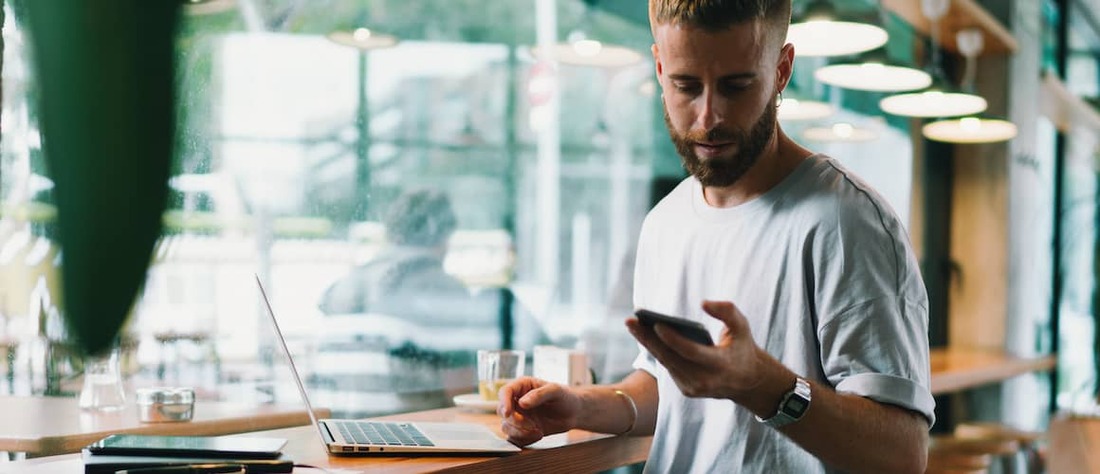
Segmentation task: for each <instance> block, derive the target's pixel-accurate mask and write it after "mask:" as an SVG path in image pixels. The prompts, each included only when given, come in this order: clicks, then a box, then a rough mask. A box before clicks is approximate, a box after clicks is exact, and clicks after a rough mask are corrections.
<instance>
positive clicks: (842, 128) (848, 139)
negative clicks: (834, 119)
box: [802, 122, 878, 143]
mask: <svg viewBox="0 0 1100 474" xmlns="http://www.w3.org/2000/svg"><path fill="white" fill-rule="evenodd" d="M802 136H803V137H805V138H806V139H807V140H814V141H819V142H844V143H855V142H867V141H871V140H874V139H876V138H878V135H876V134H875V132H872V131H870V130H867V129H865V128H859V127H855V126H853V125H852V124H850V123H843V122H842V123H834V124H833V125H832V126H830V127H810V128H807V129H806V130H805V131H803V132H802Z"/></svg>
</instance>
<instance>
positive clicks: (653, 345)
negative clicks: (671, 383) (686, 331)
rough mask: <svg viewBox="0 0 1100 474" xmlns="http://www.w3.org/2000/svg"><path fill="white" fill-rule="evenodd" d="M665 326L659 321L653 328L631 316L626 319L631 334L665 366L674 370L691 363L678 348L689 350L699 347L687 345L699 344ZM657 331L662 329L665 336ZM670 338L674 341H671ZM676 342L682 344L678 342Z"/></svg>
mask: <svg viewBox="0 0 1100 474" xmlns="http://www.w3.org/2000/svg"><path fill="white" fill-rule="evenodd" d="M663 326H664V325H663V324H660V323H658V324H656V325H654V327H653V328H649V327H646V326H643V325H642V323H641V322H640V321H638V320H637V319H633V318H631V319H627V320H626V327H627V329H629V330H630V334H631V335H633V336H634V339H636V340H637V341H638V343H640V344H641V345H642V346H643V347H645V348H646V350H647V351H649V353H650V354H653V357H656V358H657V360H658V361H660V362H661V364H662V365H664V366H665V368H667V369H669V370H670V371H673V370H675V369H676V368H678V367H686V366H688V365H689V364H691V362H689V361H687V359H686V358H685V357H684V356H683V355H682V353H681V352H679V350H678V349H677V348H679V349H684V350H687V351H692V350H698V349H699V348H697V347H686V349H685V346H689V345H692V344H694V345H696V346H698V344H695V343H694V342H692V341H690V340H688V339H687V338H685V337H683V336H681V335H679V334H676V330H675V329H671V328H667V327H663ZM656 331H660V332H661V333H662V334H664V336H662V335H661V334H658V333H657V332H656ZM665 336H667V337H668V339H665ZM675 338H679V341H676V340H675ZM669 340H672V341H674V342H673V343H669V342H668V341H669ZM676 342H679V343H680V344H676ZM674 344H676V346H677V347H673V345H674Z"/></svg>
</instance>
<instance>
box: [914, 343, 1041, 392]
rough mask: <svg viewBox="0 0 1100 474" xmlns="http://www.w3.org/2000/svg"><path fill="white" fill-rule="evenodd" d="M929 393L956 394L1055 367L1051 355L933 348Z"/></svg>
mask: <svg viewBox="0 0 1100 474" xmlns="http://www.w3.org/2000/svg"><path fill="white" fill-rule="evenodd" d="M931 362H932V394H933V395H941V394H944V393H951V392H957V391H959V390H965V389H968V388H974V387H980V386H982V385H986V384H990V383H994V382H1000V381H1003V380H1007V379H1010V378H1012V377H1015V376H1017V375H1022V374H1026V373H1029V372H1042V371H1048V370H1051V369H1053V368H1054V366H1055V363H1056V362H1057V359H1056V357H1055V356H1053V355H1048V356H1042V357H1036V358H1020V357H1014V356H1010V355H1008V354H1005V353H1003V352H995V351H980V350H971V349H933V350H932V352H931Z"/></svg>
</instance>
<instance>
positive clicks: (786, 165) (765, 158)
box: [703, 127, 813, 207]
mask: <svg viewBox="0 0 1100 474" xmlns="http://www.w3.org/2000/svg"><path fill="white" fill-rule="evenodd" d="M811 155H813V152H811V151H810V150H807V149H806V148H803V147H802V146H801V145H799V144H797V143H795V142H794V141H792V140H791V139H790V138H788V137H787V135H786V134H784V133H783V130H782V129H780V128H778V127H776V131H775V140H773V141H772V143H771V144H769V145H768V147H767V148H765V149H764V152H763V153H762V154H761V155H760V158H759V159H757V160H756V163H755V164H754V165H753V166H752V168H749V170H748V171H747V172H745V175H744V176H742V177H741V178H740V179H738V180H737V182H735V183H733V184H732V185H730V186H725V187H717V186H704V187H703V199H705V200H706V202H707V204H708V205H709V206H711V207H734V206H739V205H741V204H744V203H746V202H749V201H751V200H753V199H755V198H757V197H759V196H760V195H762V194H764V193H766V192H768V191H769V190H770V189H772V188H773V187H775V186H776V185H777V184H779V183H780V182H782V181H783V179H784V178H786V177H787V176H788V175H790V174H791V173H792V172H793V171H794V169H795V168H797V167H798V165H799V164H800V163H802V160H804V159H806V158H807V157H809V156H811Z"/></svg>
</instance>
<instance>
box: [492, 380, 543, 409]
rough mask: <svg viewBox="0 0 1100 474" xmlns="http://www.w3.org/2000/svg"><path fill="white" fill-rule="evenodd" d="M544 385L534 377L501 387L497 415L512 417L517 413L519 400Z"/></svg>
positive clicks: (498, 395)
mask: <svg viewBox="0 0 1100 474" xmlns="http://www.w3.org/2000/svg"><path fill="white" fill-rule="evenodd" d="M544 383H545V382H543V381H541V380H539V379H536V378H534V377H520V378H518V379H516V380H514V381H512V382H511V383H509V384H508V385H505V386H503V387H501V388H500V391H498V392H497V399H498V400H500V402H499V403H498V404H497V414H498V415H500V416H501V417H506V416H511V415H512V413H514V412H515V411H516V402H517V399H518V398H520V397H522V396H524V395H525V394H527V393H528V392H530V391H531V390H535V389H536V388H538V387H539V386H540V385H542V384H544Z"/></svg>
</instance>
